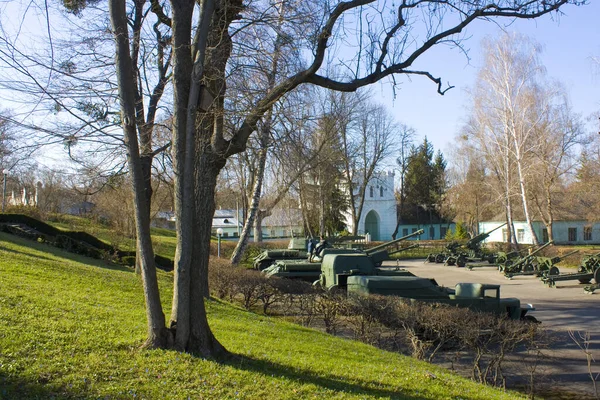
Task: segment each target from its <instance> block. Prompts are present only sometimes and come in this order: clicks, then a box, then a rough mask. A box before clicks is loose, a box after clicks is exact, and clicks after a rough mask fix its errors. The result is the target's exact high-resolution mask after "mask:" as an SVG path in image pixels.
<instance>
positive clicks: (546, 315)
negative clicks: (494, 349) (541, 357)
mask: <svg viewBox="0 0 600 400" xmlns="http://www.w3.org/2000/svg"><path fill="white" fill-rule="evenodd" d="M472 265H473V266H474V268H473V269H472V270H469V269H467V268H458V267H456V266H444V265H443V264H436V263H428V262H425V261H424V260H399V261H386V262H385V263H384V266H387V267H400V268H405V269H407V270H409V271H410V272H411V273H413V274H415V275H417V276H420V277H423V278H434V279H435V280H436V282H437V283H438V284H439V285H441V286H446V287H454V285H456V284H457V283H463V282H472V283H489V284H499V285H501V287H500V295H501V297H503V298H505V297H516V298H518V299H520V300H521V303H529V304H532V305H533V306H534V307H535V311H533V312H531V315H532V316H534V317H535V318H536V319H537V320H538V321H540V322H541V323H542V326H543V327H544V328H545V329H547V330H549V331H550V332H551V334H552V335H553V336H554V337H555V342H554V343H553V345H552V349H551V350H549V351H548V355H549V357H550V358H549V359H548V360H546V362H544V365H543V368H545V372H544V373H545V374H546V377H549V380H548V382H550V383H549V385H550V390H552V388H555V389H556V392H558V391H559V390H563V389H564V390H568V391H571V392H577V393H578V395H576V397H575V398H578V399H584V398H595V396H594V393H593V385H592V381H591V378H590V374H589V372H590V371H589V369H588V364H587V358H586V355H585V353H584V351H583V350H582V349H580V348H579V347H578V346H577V345H576V344H575V342H574V341H573V340H572V339H571V338H570V336H569V331H571V333H572V334H574V335H575V336H577V337H579V336H581V335H586V334H588V335H589V338H590V340H589V347H588V350H589V352H590V354H591V355H592V357H594V356H597V357H595V358H597V360H598V362H599V363H600V290H598V291H597V292H596V293H595V294H591V295H590V294H585V293H584V290H583V288H584V287H585V286H587V285H584V284H580V283H579V282H578V281H577V280H573V281H564V282H557V284H556V287H553V288H551V287H547V286H546V285H545V284H544V283H543V282H541V281H540V279H539V278H536V277H534V276H516V277H514V278H512V279H510V280H509V279H506V278H505V277H504V275H503V274H502V273H500V272H498V268H497V267H496V266H494V265H489V264H485V263H479V264H472ZM558 267H559V268H560V265H558ZM569 272H575V271H574V270H572V269H564V268H561V273H569ZM591 365H592V373H594V374H597V373H600V364H596V363H595V362H592V364H591ZM599 386H600V379H599Z"/></svg>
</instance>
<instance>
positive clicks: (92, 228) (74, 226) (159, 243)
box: [44, 214, 177, 259]
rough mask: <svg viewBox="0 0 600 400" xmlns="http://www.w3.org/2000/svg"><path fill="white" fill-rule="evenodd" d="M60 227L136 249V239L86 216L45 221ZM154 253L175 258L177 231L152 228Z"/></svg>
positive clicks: (112, 243)
mask: <svg viewBox="0 0 600 400" xmlns="http://www.w3.org/2000/svg"><path fill="white" fill-rule="evenodd" d="M44 222H46V223H48V224H50V225H52V226H54V227H56V228H58V229H62V230H65V231H83V232H87V233H89V234H90V235H94V236H96V237H97V238H98V239H100V240H102V241H103V242H105V243H107V244H110V245H113V246H116V247H118V248H119V249H120V250H127V251H133V250H135V239H134V238H131V237H127V236H125V235H123V234H117V233H115V231H114V230H113V229H112V228H110V227H109V226H105V225H102V224H100V223H98V222H97V221H94V220H92V219H89V218H85V217H78V216H74V215H66V214H60V215H58V214H57V215H55V216H54V217H53V218H51V219H50V220H47V221H44ZM151 232H152V242H153V244H154V253H155V254H157V255H160V256H162V257H166V258H170V259H173V258H174V257H175V247H176V245H177V242H176V236H175V232H174V231H172V230H169V229H163V228H151Z"/></svg>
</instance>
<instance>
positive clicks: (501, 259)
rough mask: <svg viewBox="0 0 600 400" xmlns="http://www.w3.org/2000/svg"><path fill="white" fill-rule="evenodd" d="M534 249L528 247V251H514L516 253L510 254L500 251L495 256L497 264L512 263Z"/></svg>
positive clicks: (511, 252)
mask: <svg viewBox="0 0 600 400" xmlns="http://www.w3.org/2000/svg"><path fill="white" fill-rule="evenodd" d="M532 248H533V247H528V248H526V249H522V250H514V251H510V252H508V253H507V252H505V251H499V252H497V253H496V256H495V259H496V260H495V263H497V264H505V263H506V262H507V261H511V263H512V261H513V260H516V259H517V258H519V257H521V253H523V252H525V251H529V250H531V249H532Z"/></svg>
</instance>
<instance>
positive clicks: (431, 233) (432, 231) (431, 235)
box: [429, 226, 435, 239]
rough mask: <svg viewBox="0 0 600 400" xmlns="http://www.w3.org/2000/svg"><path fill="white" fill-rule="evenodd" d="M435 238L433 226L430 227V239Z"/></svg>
mask: <svg viewBox="0 0 600 400" xmlns="http://www.w3.org/2000/svg"><path fill="white" fill-rule="evenodd" d="M434 237H435V228H434V227H433V226H430V227H429V239H433V238H434Z"/></svg>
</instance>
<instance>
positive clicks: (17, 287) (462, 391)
mask: <svg viewBox="0 0 600 400" xmlns="http://www.w3.org/2000/svg"><path fill="white" fill-rule="evenodd" d="M159 279H160V286H161V290H162V298H163V299H164V303H165V310H167V311H168V310H169V307H168V305H167V303H168V301H169V299H170V298H171V294H172V291H171V290H172V288H171V280H172V276H171V275H170V274H167V273H162V272H159ZM208 312H209V319H210V323H211V326H212V327H213V329H214V331H215V334H216V336H217V338H218V339H219V340H220V341H221V342H222V343H223V344H224V345H225V346H226V347H227V349H229V350H230V351H231V352H232V353H234V354H235V355H236V356H235V357H233V358H231V360H230V361H227V362H222V363H218V362H215V361H209V360H204V359H201V358H197V357H194V356H192V355H189V354H183V353H178V352H174V351H160V350H153V351H149V350H142V349H140V345H141V344H142V343H143V341H144V337H145V329H146V322H145V313H144V304H143V296H142V292H141V283H140V281H139V277H138V276H136V275H135V274H134V273H132V272H131V271H130V270H128V269H125V268H121V267H116V266H111V265H108V264H106V263H104V262H101V261H97V260H91V259H87V258H83V257H79V256H76V255H73V254H70V253H66V252H62V251H61V250H58V249H55V248H51V247H48V246H45V245H43V244H38V243H34V242H30V241H26V240H24V239H20V238H17V237H14V236H11V235H7V234H3V233H0V326H1V328H0V398H5V399H19V398H23V399H31V398H43V399H46V398H59V399H63V398H90V399H91V398H110V399H112V398H119V399H120V398H129V399H131V398H147V399H163V398H169V399H187V398H194V399H202V398H205V399H238V398H239V399H305V398H316V399H326V398H327V399H375V398H394V399H512V398H518V397H519V396H518V395H516V394H515V393H503V392H501V391H498V390H494V389H492V388H488V387H483V386H480V385H478V384H475V383H474V382H471V381H468V380H465V379H463V378H460V377H457V376H455V375H454V374H452V373H450V372H448V371H445V370H443V369H441V368H438V367H436V366H433V365H430V364H426V363H423V362H419V361H416V360H414V359H412V358H409V357H404V356H401V355H398V354H394V353H390V352H385V351H381V350H378V349H375V348H373V347H370V346H367V345H364V344H361V343H357V342H353V341H350V340H344V339H340V338H336V337H332V336H329V335H326V334H323V333H320V332H317V331H314V330H310V329H306V328H303V327H300V326H297V325H294V324H291V323H286V322H282V321H280V320H277V319H273V318H269V317H265V316H261V315H257V314H253V313H248V312H244V311H242V310H240V309H238V308H235V307H233V306H231V305H229V304H225V303H221V302H217V301H210V302H209V303H208ZM432 374H433V375H435V377H433V375H432Z"/></svg>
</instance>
